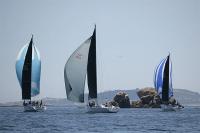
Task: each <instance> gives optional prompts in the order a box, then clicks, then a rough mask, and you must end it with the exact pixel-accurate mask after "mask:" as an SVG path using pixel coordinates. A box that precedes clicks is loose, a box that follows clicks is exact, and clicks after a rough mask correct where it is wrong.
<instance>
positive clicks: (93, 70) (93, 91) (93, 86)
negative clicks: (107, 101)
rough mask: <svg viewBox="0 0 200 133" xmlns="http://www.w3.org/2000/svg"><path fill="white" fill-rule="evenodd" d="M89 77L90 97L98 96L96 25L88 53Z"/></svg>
mask: <svg viewBox="0 0 200 133" xmlns="http://www.w3.org/2000/svg"><path fill="white" fill-rule="evenodd" d="M87 79H88V89H89V95H88V99H93V98H97V67H96V25H95V28H94V32H93V35H92V37H91V43H90V48H89V53H88V64H87Z"/></svg>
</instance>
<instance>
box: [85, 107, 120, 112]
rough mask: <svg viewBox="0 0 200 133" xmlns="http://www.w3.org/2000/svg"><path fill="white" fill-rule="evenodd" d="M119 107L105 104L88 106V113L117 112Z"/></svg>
mask: <svg viewBox="0 0 200 133" xmlns="http://www.w3.org/2000/svg"><path fill="white" fill-rule="evenodd" d="M119 109H120V108H119V107H115V106H105V105H100V106H99V105H98V106H94V107H90V106H87V110H88V111H87V113H117V112H118V111H119Z"/></svg>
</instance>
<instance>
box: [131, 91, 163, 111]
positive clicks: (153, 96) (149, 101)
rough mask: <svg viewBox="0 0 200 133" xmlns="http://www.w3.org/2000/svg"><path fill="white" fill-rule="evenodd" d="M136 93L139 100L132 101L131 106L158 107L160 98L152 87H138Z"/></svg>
mask: <svg viewBox="0 0 200 133" xmlns="http://www.w3.org/2000/svg"><path fill="white" fill-rule="evenodd" d="M137 95H138V97H139V98H140V100H138V101H132V102H131V107H132V108H160V104H161V99H160V97H159V95H157V92H156V91H155V89H154V88H151V87H146V88H143V89H139V90H138V92H137Z"/></svg>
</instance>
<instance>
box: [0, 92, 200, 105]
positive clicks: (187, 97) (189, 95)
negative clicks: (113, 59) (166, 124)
mask: <svg viewBox="0 0 200 133" xmlns="http://www.w3.org/2000/svg"><path fill="white" fill-rule="evenodd" d="M120 91H123V92H126V93H127V94H128V96H129V98H130V100H138V99H139V98H138V96H137V91H138V90H137V89H133V90H114V91H106V92H101V93H99V94H98V101H99V102H100V103H104V102H106V101H110V100H112V99H113V97H114V96H115V95H116V94H117V93H118V92H120ZM87 97H88V94H85V101H87ZM174 97H175V98H176V99H177V100H178V101H179V102H180V103H181V104H182V105H191V106H200V94H199V93H197V92H193V91H189V90H185V89H174ZM43 102H44V103H46V104H47V105H50V106H63V105H64V106H71V105H74V103H73V102H70V101H67V99H66V98H44V99H43ZM22 103H23V102H22V101H16V102H8V103H0V106H22Z"/></svg>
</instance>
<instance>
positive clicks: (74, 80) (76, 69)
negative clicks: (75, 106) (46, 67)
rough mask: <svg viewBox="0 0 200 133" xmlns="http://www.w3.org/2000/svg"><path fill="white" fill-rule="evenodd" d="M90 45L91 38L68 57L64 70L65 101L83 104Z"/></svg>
mask: <svg viewBox="0 0 200 133" xmlns="http://www.w3.org/2000/svg"><path fill="white" fill-rule="evenodd" d="M90 43H91V37H90V38H89V39H87V40H86V41H85V42H84V43H83V44H82V45H81V46H80V47H79V48H78V49H77V50H76V51H75V52H74V53H73V54H72V55H71V56H70V58H69V59H68V61H67V63H66V65H65V68H64V78H65V88H66V93H67V99H68V100H71V101H74V102H84V87H85V78H86V73H87V62H88V52H89V48H90Z"/></svg>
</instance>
